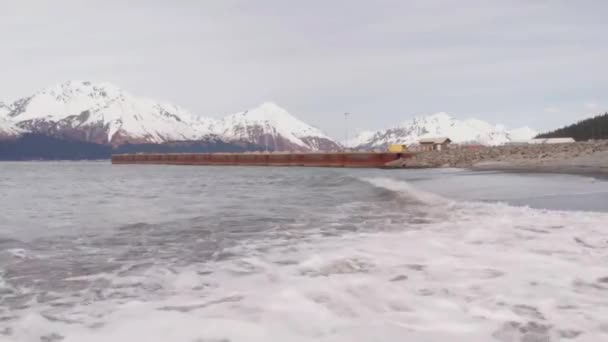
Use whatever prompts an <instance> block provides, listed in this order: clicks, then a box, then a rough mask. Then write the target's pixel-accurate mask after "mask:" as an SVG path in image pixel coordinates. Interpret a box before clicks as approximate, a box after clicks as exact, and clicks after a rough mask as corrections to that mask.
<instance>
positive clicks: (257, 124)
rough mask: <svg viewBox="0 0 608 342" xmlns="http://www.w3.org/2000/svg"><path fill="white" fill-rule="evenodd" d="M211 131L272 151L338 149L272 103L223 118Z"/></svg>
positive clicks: (320, 134)
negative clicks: (265, 147)
mask: <svg viewBox="0 0 608 342" xmlns="http://www.w3.org/2000/svg"><path fill="white" fill-rule="evenodd" d="M215 132H216V134H218V135H219V136H221V137H222V138H224V139H228V140H233V141H245V142H249V143H253V144H257V145H260V146H267V147H268V148H269V149H272V150H297V151H309V150H312V151H317V150H334V149H339V145H338V144H337V143H336V142H335V141H333V140H332V139H331V138H329V137H328V136H326V135H325V134H324V133H323V132H321V131H320V130H319V129H317V128H315V127H313V126H310V125H308V124H307V123H305V122H303V121H301V120H299V119H297V118H295V117H294V116H292V115H291V114H289V113H288V112H287V111H286V110H285V109H283V108H281V107H279V106H277V105H276V104H274V103H272V102H266V103H263V104H262V105H260V106H259V107H257V108H254V109H252V110H248V111H245V112H240V113H236V114H231V115H228V116H226V117H224V118H223V119H222V120H221V121H220V122H219V123H218V126H217V127H216V129H215Z"/></svg>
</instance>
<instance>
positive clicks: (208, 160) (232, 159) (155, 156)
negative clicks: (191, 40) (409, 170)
mask: <svg viewBox="0 0 608 342" xmlns="http://www.w3.org/2000/svg"><path fill="white" fill-rule="evenodd" d="M412 157H413V154H412V153H409V152H402V153H395V152H332V153H329V152H328V153H320V152H319V153H276V152H275V153H142V154H139V153H138V154H115V155H112V164H169V165H234V166H310V167H367V168H396V167H405V164H406V162H407V160H408V159H410V158H412Z"/></svg>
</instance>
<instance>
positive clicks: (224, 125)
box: [0, 81, 536, 159]
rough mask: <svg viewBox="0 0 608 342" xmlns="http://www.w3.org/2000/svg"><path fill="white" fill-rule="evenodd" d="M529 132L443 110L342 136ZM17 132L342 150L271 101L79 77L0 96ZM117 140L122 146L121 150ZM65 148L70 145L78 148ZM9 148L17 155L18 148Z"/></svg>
mask: <svg viewBox="0 0 608 342" xmlns="http://www.w3.org/2000/svg"><path fill="white" fill-rule="evenodd" d="M534 135H536V132H534V131H533V130H531V129H529V128H521V129H517V130H508V129H506V128H504V127H503V126H501V125H491V124H489V123H486V122H484V121H481V120H476V119H468V120H462V121H460V120H457V119H455V118H454V117H452V116H450V115H448V114H446V113H438V114H433V115H429V116H422V117H417V118H414V119H412V120H409V121H406V122H404V123H402V124H400V125H397V126H396V127H394V128H389V129H386V130H381V131H376V132H363V133H362V134H360V135H359V136H358V137H357V138H356V139H354V140H352V141H350V142H349V146H350V147H353V148H356V149H377V148H385V147H386V146H387V145H389V144H392V143H405V144H411V143H417V141H418V140H419V139H420V138H423V137H429V136H448V137H450V138H451V139H452V140H453V141H454V142H470V143H480V144H487V145H499V144H503V143H505V142H508V141H512V140H519V139H528V138H531V137H533V136H534ZM24 137H28V138H27V141H28V145H27V146H30V147H29V148H30V149H34V150H35V149H36V147H35V146H36V143H37V142H38V143H41V142H43V141H44V142H45V144H46V145H47V146H45V147H44V148H45V149H47V150H48V146H64V145H65V142H69V143H82V144H86V145H82V146H85V147H86V149H90V148H92V147H95V146H97V145H100V146H104V147H105V149H103V151H108V152H107V153H112V152H116V151H121V150H123V151H124V150H127V151H130V152H133V151H137V150H141V151H147V152H153V151H173V152H179V151H181V150H184V151H186V150H187V151H190V152H192V151H215V150H222V151H242V150H274V151H302V152H305V151H329V150H340V149H342V146H341V144H339V143H338V142H337V141H335V140H334V139H332V138H331V137H329V136H328V135H326V134H324V133H323V132H322V131H321V130H319V129H318V128H316V127H313V126H311V125H309V124H307V123H305V122H303V121H301V120H300V119H298V118H296V117H294V116H293V115H291V114H290V113H288V112H287V111H286V110H285V109H283V108H281V107H279V106H278V105H276V104H274V103H272V102H266V103H263V104H261V105H259V106H258V107H256V108H253V109H250V110H246V111H243V112H239V113H235V114H230V115H227V116H224V117H223V118H220V119H217V118H211V117H203V116H197V115H193V114H192V113H190V112H189V111H188V110H186V109H184V108H181V107H179V106H176V105H172V104H168V103H163V102H159V101H155V100H150V99H145V98H140V97H136V96H133V95H131V94H129V93H128V92H126V91H124V90H123V89H121V88H119V87H117V86H114V85H112V84H109V83H97V84H94V83H91V82H86V81H68V82H64V83H61V84H57V85H54V86H51V87H49V88H46V89H43V90H41V91H39V92H36V93H35V94H33V95H31V96H29V97H25V98H22V99H19V100H17V101H15V102H13V103H10V104H6V103H3V102H0V140H4V141H6V140H12V141H13V142H12V143H11V145H10V146H13V148H14V149H18V148H19V147H18V146H20V145H19V143H15V141H19V139H23V138H24ZM49 139H53V140H52V141H53V142H52V143H50V142H49ZM0 144H1V143H0ZM5 145H6V144H5ZM161 145H162V146H161ZM7 146H8V145H7ZM125 146H129V147H128V148H126V149H125ZM0 147H1V146H0ZM85 147H83V148H85ZM4 148H6V146H4ZM95 148H96V147H95ZM73 149H74V150H78V147H74V148H73ZM96 151H97V152H96V155H100V154H102V153H101V152H99V151H102V150H98V149H97V150H96ZM34 152H35V151H34ZM11 153H12V154H11V155H19V152H18V151H17V152H15V151H12V152H11ZM104 153H105V152H104ZM27 155H28V156H30V155H32V156H35V153H33V152H32V151H29V152H28V153H27ZM50 155H52V154H50ZM46 156H47V155H46V154H45V158H46ZM61 156H64V154H61ZM78 156H79V157H81V156H82V154H78ZM0 159H1V156H0Z"/></svg>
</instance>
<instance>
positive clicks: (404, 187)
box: [360, 178, 452, 205]
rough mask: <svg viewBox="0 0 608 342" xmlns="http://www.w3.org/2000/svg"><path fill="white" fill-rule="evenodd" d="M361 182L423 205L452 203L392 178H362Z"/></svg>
mask: <svg viewBox="0 0 608 342" xmlns="http://www.w3.org/2000/svg"><path fill="white" fill-rule="evenodd" d="M360 180H362V181H364V182H366V183H369V184H371V185H373V186H375V187H377V188H382V189H385V190H389V191H393V192H397V193H399V194H401V195H403V196H407V197H409V198H410V199H413V200H415V201H417V202H420V203H422V204H429V205H434V204H450V203H451V202H452V201H451V200H449V199H447V198H445V197H442V196H439V195H437V194H434V193H432V192H428V191H424V190H421V189H418V188H416V187H414V186H413V185H411V184H410V183H408V182H405V181H401V180H395V179H391V178H360Z"/></svg>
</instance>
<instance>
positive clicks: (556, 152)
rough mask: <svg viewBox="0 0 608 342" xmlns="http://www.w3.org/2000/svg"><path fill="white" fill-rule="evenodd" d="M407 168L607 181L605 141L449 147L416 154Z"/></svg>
mask: <svg viewBox="0 0 608 342" xmlns="http://www.w3.org/2000/svg"><path fill="white" fill-rule="evenodd" d="M407 166H409V167H431V168H436V167H456V168H468V169H474V170H502V171H513V172H552V173H573V174H587V175H596V176H602V177H608V140H602V141H595V142H576V143H569V144H539V145H509V146H492V147H484V146H475V147H464V146H462V147H453V148H449V149H446V150H443V151H430V152H422V153H418V154H417V155H416V156H415V157H414V158H412V159H411V160H410V161H408V162H407Z"/></svg>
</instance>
